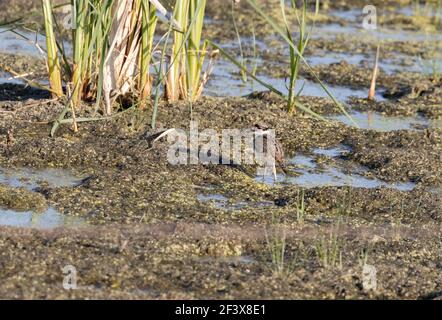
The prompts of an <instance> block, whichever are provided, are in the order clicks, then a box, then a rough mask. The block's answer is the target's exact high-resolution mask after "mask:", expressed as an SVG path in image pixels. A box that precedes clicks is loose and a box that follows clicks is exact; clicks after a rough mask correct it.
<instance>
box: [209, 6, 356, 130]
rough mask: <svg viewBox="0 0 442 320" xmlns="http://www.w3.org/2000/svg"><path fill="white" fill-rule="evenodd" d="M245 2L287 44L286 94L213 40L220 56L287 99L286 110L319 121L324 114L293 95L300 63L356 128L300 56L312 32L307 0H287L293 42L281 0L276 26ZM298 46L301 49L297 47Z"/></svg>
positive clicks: (316, 10) (261, 11)
mask: <svg viewBox="0 0 442 320" xmlns="http://www.w3.org/2000/svg"><path fill="white" fill-rule="evenodd" d="M246 1H247V3H248V4H249V5H250V6H251V7H252V8H253V9H254V10H255V11H256V12H257V13H258V14H259V15H260V16H261V17H262V18H263V19H264V20H265V21H267V22H268V23H269V24H270V25H271V26H272V28H273V29H274V30H275V31H276V33H277V34H278V35H279V36H280V37H281V38H282V39H283V40H284V41H285V42H286V43H287V45H288V47H289V50H290V56H291V59H290V65H289V67H290V83H289V85H288V94H285V93H284V92H282V91H280V90H278V89H276V88H275V87H274V86H272V85H270V84H268V83H266V82H265V81H262V80H260V79H259V78H258V77H256V76H255V75H254V74H252V73H251V72H250V71H249V70H247V69H246V68H244V66H243V65H242V63H241V62H238V61H237V59H236V58H234V57H233V56H232V55H230V54H229V53H228V52H226V51H225V50H223V49H222V48H221V47H220V46H218V45H216V44H215V43H212V45H213V46H214V47H215V48H216V49H218V50H219V51H220V52H221V54H222V55H224V56H225V57H226V58H227V59H228V60H230V61H231V62H232V63H233V64H235V65H236V66H237V67H238V68H239V69H240V70H241V71H242V72H245V73H246V74H247V75H248V76H249V77H251V78H252V79H253V80H255V81H256V82H258V83H259V84H261V85H262V86H264V87H265V88H267V89H268V90H270V91H272V92H273V93H276V94H277V95H279V96H281V97H284V98H285V99H286V100H287V109H288V111H289V112H294V111H295V108H296V109H299V110H301V111H304V112H305V113H307V114H309V115H312V116H313V117H315V118H317V119H321V120H323V121H327V120H326V119H325V118H324V117H322V116H320V115H319V114H317V113H315V112H314V111H313V110H311V109H310V108H308V107H307V106H304V105H303V104H302V103H300V102H299V100H298V99H296V98H297V96H299V94H300V93H301V91H302V89H301V90H300V92H298V93H296V92H294V90H295V85H296V81H297V80H298V76H299V70H300V65H301V64H302V65H304V66H305V67H306V69H307V71H308V72H309V73H310V74H311V75H312V76H313V78H314V79H315V80H316V81H317V82H318V84H319V85H320V86H321V88H322V89H323V90H324V92H325V93H326V94H327V95H328V96H329V97H330V98H331V99H332V101H333V102H334V104H335V105H336V106H337V107H338V108H339V109H340V110H341V112H342V113H343V114H344V115H346V116H347V117H348V118H349V119H350V120H351V121H352V122H353V124H354V125H355V126H357V127H358V124H357V123H356V122H354V120H353V119H352V118H351V116H350V115H349V114H348V112H347V111H346V109H345V108H344V106H343V105H342V104H341V103H340V102H339V101H338V100H337V99H336V98H335V97H334V95H333V94H332V93H331V92H330V90H329V89H328V88H327V86H326V85H325V84H324V83H323V82H322V81H321V79H319V77H318V75H317V74H316V73H315V72H314V70H313V68H312V67H311V66H310V64H309V63H308V62H307V61H306V59H305V58H304V51H305V48H306V46H307V44H308V42H309V37H310V35H311V33H312V29H313V26H312V27H311V29H310V30H308V29H307V21H308V14H307V8H308V1H307V0H303V1H302V6H301V7H297V6H296V1H294V0H291V2H290V3H291V6H292V8H294V11H295V15H296V17H297V21H298V27H299V29H300V30H299V40H298V41H296V40H295V37H293V36H292V35H291V32H290V31H291V30H292V27H291V26H290V25H289V23H288V19H287V17H286V15H285V12H286V3H285V1H284V0H280V6H281V10H282V14H283V21H284V26H282V27H281V26H280V25H279V24H278V23H277V22H276V21H275V20H273V19H272V18H271V17H270V16H269V15H268V14H267V13H266V12H265V11H264V10H263V9H262V8H261V7H260V6H259V5H258V4H257V3H256V1H255V0H246ZM318 10H319V1H318V0H316V2H315V14H317V12H318ZM300 49H301V50H300Z"/></svg>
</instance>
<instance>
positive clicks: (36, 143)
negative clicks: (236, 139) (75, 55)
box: [0, 1, 442, 299]
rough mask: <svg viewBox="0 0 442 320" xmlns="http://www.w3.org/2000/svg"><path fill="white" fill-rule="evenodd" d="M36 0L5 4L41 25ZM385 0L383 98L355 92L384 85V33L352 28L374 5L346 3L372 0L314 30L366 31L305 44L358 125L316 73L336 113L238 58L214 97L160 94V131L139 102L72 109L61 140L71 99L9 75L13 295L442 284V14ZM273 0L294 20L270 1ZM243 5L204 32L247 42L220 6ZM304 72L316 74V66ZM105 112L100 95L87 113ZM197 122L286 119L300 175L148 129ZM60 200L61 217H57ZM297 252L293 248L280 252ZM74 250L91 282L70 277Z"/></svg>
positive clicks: (283, 51) (5, 134) (221, 125)
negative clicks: (117, 108)
mask: <svg viewBox="0 0 442 320" xmlns="http://www.w3.org/2000/svg"><path fill="white" fill-rule="evenodd" d="M37 2H38V1H26V2H22V1H12V3H13V4H14V5H7V3H6V2H4V1H0V9H4V10H0V21H1V20H2V19H6V18H7V17H10V16H11V15H13V14H14V13H17V12H23V10H24V9H26V10H28V11H29V12H31V13H32V15H30V17H26V19H25V21H26V23H30V22H33V21H36V23H37V24H38V23H39V21H40V17H39V16H40V13H39V10H38V4H36V3H37ZM374 2H376V1H374ZM377 2H378V3H374V4H375V5H377V6H378V11H379V12H380V13H381V15H382V18H381V19H380V23H382V26H383V27H385V28H388V29H389V30H390V29H394V30H395V31H394V32H392V33H391V34H392V37H393V40H389V39H388V38H385V39H384V40H383V43H382V55H381V60H380V62H381V64H380V74H379V79H378V95H377V99H376V101H367V99H365V96H360V95H358V94H357V93H358V92H363V93H364V94H365V93H367V94H368V87H369V82H370V79H371V73H372V69H373V61H374V53H375V51H376V47H377V44H378V41H377V40H376V37H374V38H373V37H371V36H368V35H367V37H361V36H355V35H353V36H352V32H353V31H354V30H356V29H357V26H358V22H357V21H358V19H355V21H353V20H352V19H346V18H344V17H350V18H351V17H352V14H355V13H354V12H361V11H362V8H363V6H364V5H365V1H339V5H338V4H337V2H336V3H335V2H334V1H332V2H330V6H329V8H328V11H326V9H323V12H322V13H321V15H320V16H319V18H317V20H318V21H317V22H316V23H317V26H316V27H317V28H318V29H319V30H327V29H331V30H335V29H333V28H338V29H337V30H339V27H342V28H345V27H347V28H348V30H350V31H351V30H353V31H351V32H350V34H346V33H345V32H339V31H337V33H336V34H334V33H333V32H331V33H330V34H327V35H322V36H321V32H319V31H318V32H316V33H314V35H315V36H313V37H312V39H311V43H310V46H309V47H308V50H307V52H306V57H308V58H311V59H312V60H313V61H312V63H313V68H314V70H315V71H316V72H317V74H318V75H319V77H320V78H321V79H323V80H324V81H325V82H326V83H327V84H328V85H329V86H330V88H331V90H332V91H333V90H335V92H336V93H337V94H339V93H340V92H346V90H347V91H349V94H348V95H347V94H344V93H343V96H345V97H346V98H348V99H343V100H346V101H342V102H345V105H346V108H347V110H348V111H349V113H350V114H351V115H353V116H354V117H355V119H356V120H358V119H360V120H361V121H362V122H360V123H359V126H356V125H352V124H351V123H349V122H348V121H347V120H345V119H344V118H342V117H341V116H340V110H339V109H338V108H337V107H336V106H335V105H334V103H333V102H332V101H331V100H330V99H328V98H327V97H325V96H323V95H322V96H321V95H320V96H315V95H314V94H312V92H313V91H309V90H310V89H309V87H308V85H306V88H305V90H304V93H303V94H301V97H300V98H299V99H300V102H302V103H303V104H304V105H305V106H308V107H309V108H311V109H312V110H313V111H315V112H317V113H319V114H321V115H322V116H323V117H324V118H325V120H319V119H317V118H312V117H311V116H309V115H307V114H305V113H303V112H300V111H299V112H297V113H295V114H293V115H287V112H286V104H285V102H284V101H283V100H282V99H281V98H280V97H278V96H276V95H275V94H273V93H270V92H265V91H263V90H261V89H262V88H258V90H257V91H259V92H257V91H256V90H255V87H250V85H244V84H241V83H240V81H239V80H238V79H239V78H240V77H239V73H238V72H237V71H235V69H234V68H232V69H227V70H226V71H225V72H219V71H217V66H219V69H218V70H224V69H222V68H223V66H225V64H226V61H223V60H222V59H220V61H218V62H217V65H215V71H214V75H213V79H212V80H211V81H209V83H208V88H207V93H208V94H206V95H205V96H204V97H203V98H201V99H200V100H199V101H198V102H196V103H194V104H192V105H191V106H189V104H188V103H186V102H180V103H176V104H168V103H166V102H161V103H160V105H159V109H158V112H159V113H158V128H157V129H155V130H153V129H151V126H150V124H151V123H150V120H151V117H152V110H150V109H148V110H147V111H139V110H138V109H136V108H132V109H128V110H126V111H125V112H124V113H121V114H118V115H116V116H114V117H112V118H109V119H107V120H103V121H95V122H85V123H80V124H79V129H80V130H79V132H76V133H74V132H73V130H72V128H71V126H70V125H68V124H63V125H61V126H60V129H59V130H58V131H57V133H56V135H55V137H51V136H50V132H51V128H52V125H53V123H54V121H55V120H56V119H57V118H58V115H59V114H60V113H61V112H62V110H63V109H64V107H65V106H64V105H63V104H62V103H61V102H59V101H56V100H53V99H51V98H50V96H49V94H48V93H47V92H45V91H42V90H39V89H36V88H32V87H30V86H25V85H23V84H21V83H11V82H10V81H9V82H7V81H5V82H7V83H0V279H1V280H0V297H1V298H15V299H23V298H25V299H41V298H55V299H65V298H100V299H101V298H115V299H121V298H128V299H205V298H208V299H305V298H307V299H314V298H319V299H398V298H399V299H440V298H441V297H442V229H441V223H442V202H441V190H442V162H441V160H442V125H441V117H442V94H441V93H442V77H441V76H440V73H437V72H427V70H426V69H425V68H423V67H422V68H421V65H420V64H419V61H423V60H425V61H427V60H431V61H433V60H434V61H441V57H440V45H441V43H442V42H441V41H440V38H437V37H438V36H439V37H440V35H438V33H437V30H439V31H440V26H438V25H434V23H432V22H430V21H428V19H417V18H416V17H414V16H410V15H408V14H407V12H408V11H402V10H400V8H401V7H404V8H408V2H407V1H377ZM8 3H9V2H8ZM261 3H263V4H264V5H266V6H268V11H269V13H272V14H274V16H275V17H276V18H277V17H278V13H277V12H278V11H277V9H278V7H277V6H275V5H274V3H273V2H272V1H261ZM272 3H273V4H272ZM239 6H240V7H238V8H237V10H236V15H237V19H238V20H239V21H240V22H241V23H238V25H239V26H240V27H239V32H240V33H241V34H242V36H243V37H244V39H245V40H244V42H245V44H244V48H245V52H247V53H249V54H250V52H251V51H253V49H252V48H251V47H250V41H247V39H249V38H248V37H250V36H251V35H250V30H251V29H252V28H254V29H255V30H256V36H257V38H259V39H261V41H260V42H259V43H258V44H257V46H258V48H257V49H258V52H259V60H258V64H259V65H258V76H260V77H263V78H267V79H271V81H272V83H278V82H279V83H282V86H284V79H285V78H286V75H287V65H286V64H285V62H286V61H287V60H288V58H287V48H285V47H284V45H283V43H282V42H281V41H280V40H278V38H277V36H276V35H275V34H274V32H272V31H271V28H270V27H269V26H267V25H266V24H265V23H264V21H261V20H260V19H259V18H258V17H257V16H256V17H255V15H256V14H253V11H252V9H251V8H248V7H247V5H246V4H245V3H244V2H241V3H240V5H239ZM229 10H230V3H228V1H211V2H210V4H209V5H208V9H207V16H208V24H207V26H206V36H207V37H211V38H212V39H215V40H216V41H218V42H220V43H221V44H223V45H225V46H226V48H232V49H231V50H232V51H233V52H236V51H235V50H237V49H235V48H236V46H235V43H236V45H237V42H236V40H235V39H236V32H235V31H234V29H232V24H231V16H230V15H228V14H227V15H225V14H222V15H221V14H220V12H224V13H225V12H229ZM352 12H353V13H352ZM250 16H253V17H255V18H256V19H248V18H249V17H250ZM31 17H32V18H31ZM251 21H253V25H252V22H251ZM336 25H338V26H339V27H336ZM331 26H333V28H331ZM430 27H431V28H433V29H434V28H435V29H436V30H431V28H430ZM352 28H353V29H352ZM438 28H439V29H438ZM355 32H356V31H355ZM379 32H381V31H379ZM405 32H406V33H405ZM422 32H425V35H426V36H425V39H421V38H420V37H418V35H421V34H422ZM0 35H1V34H0ZM395 35H396V36H395ZM397 35H399V36H397ZM410 39H411V40H410ZM432 39H435V40H434V41H433V40H432ZM437 39H439V40H437ZM333 56H336V57H338V58H337V61H330V60H327V59H328V58H329V57H333ZM355 56H358V59H357V61H354V60H352V58H354V57H355ZM417 57H420V58H419V59H420V60H419V59H418V58H417ZM0 58H1V59H2V60H1V62H2V64H5V65H8V66H9V67H10V68H11V69H13V70H16V71H17V73H20V74H23V73H25V72H29V73H31V74H30V75H29V77H30V78H32V79H40V78H42V77H44V73H45V66H44V62H43V61H42V60H41V59H40V58H39V57H38V56H29V55H26V54H22V53H20V52H14V53H11V52H10V51H9V52H8V51H7V50H5V51H4V52H0ZM324 58H327V59H325V60H324ZM315 59H317V60H315ZM331 60H333V59H331ZM341 60H342V61H341ZM315 61H320V62H318V63H315ZM392 66H394V68H392ZM231 70H233V71H231ZM4 71H7V70H4ZM441 72H442V70H441ZM0 76H1V73H0ZM8 76H10V75H8ZM301 76H302V78H303V79H305V81H306V83H307V81H313V80H314V78H313V77H312V76H311V73H309V72H308V70H307V69H306V68H303V69H302V70H301ZM223 77H224V78H223ZM238 83H239V85H240V86H242V87H244V88H245V89H244V92H243V93H244V95H243V96H239V94H235V93H237V92H242V91H238V90H237V84H238ZM220 88H221V90H222V91H218V92H217V93H216V94H209V93H212V91H216V90H217V89H220ZM252 91H255V92H252ZM232 93H233V94H232ZM352 95H354V96H352ZM93 110H94V105H87V104H84V105H82V106H81V108H80V109H79V110H78V111H77V117H79V118H80V117H91V116H94V115H93ZM358 117H360V118H358ZM191 119H192V120H194V121H197V122H198V126H199V129H200V130H203V129H208V128H210V129H215V130H217V131H218V132H221V130H222V129H247V128H251V127H253V126H254V125H256V124H258V123H265V124H266V125H267V126H269V127H270V128H274V129H275V131H276V136H277V139H278V141H280V142H281V144H282V146H283V148H284V150H285V153H286V158H287V168H286V169H287V170H286V171H287V173H286V175H283V174H282V173H280V174H278V177H277V178H278V179H277V182H276V183H274V181H273V180H272V179H266V180H265V181H263V180H262V179H261V178H260V177H256V176H255V172H256V170H255V169H256V168H254V167H253V166H239V165H214V164H213V165H202V164H199V165H172V164H170V163H169V162H168V160H167V152H168V150H169V146H170V144H169V143H168V141H167V139H161V140H159V141H157V142H156V143H154V144H150V143H149V141H148V138H147V137H149V136H150V135H151V134H153V133H156V132H157V131H159V130H162V129H168V128H177V129H178V128H180V129H185V130H188V129H189V125H190V120H191ZM365 121H366V123H365ZM60 181H61V182H60ZM303 208H304V209H303ZM48 212H56V216H55V217H56V220H55V221H54V220H50V222H51V223H48V224H45V222H44V221H47V220H46V219H43V218H44V217H46V215H47V214H48ZM24 214H28V215H29V217H30V220H29V221H28V220H26V221H24V220H23V219H25V218H24V217H28V216H27V215H26V216H23V215H24ZM42 217H43V218H42ZM50 217H53V216H50ZM19 218H20V219H22V220H20V221H21V222H20V223H21V225H19V224H18V223H15V222H16V220H17V219H19ZM26 219H27V218H26ZM39 219H42V220H40V223H38V220H39ZM23 221H24V222H23ZM41 221H43V222H41ZM23 224H24V225H23ZM35 226H38V227H35ZM54 226H55V228H54ZM282 245H284V249H282ZM282 250H283V252H284V262H282V261H281V259H275V257H276V256H278V255H275V252H282ZM69 265H71V266H74V267H75V268H76V270H77V280H78V281H77V285H78V288H77V289H75V290H66V289H64V288H63V281H64V279H65V276H66V274H65V273H63V268H65V267H66V266H69ZM368 271H370V272H368Z"/></svg>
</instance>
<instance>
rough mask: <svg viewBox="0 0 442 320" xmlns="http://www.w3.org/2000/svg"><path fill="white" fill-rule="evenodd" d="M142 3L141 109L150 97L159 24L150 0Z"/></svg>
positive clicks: (144, 0) (143, 0)
mask: <svg viewBox="0 0 442 320" xmlns="http://www.w3.org/2000/svg"><path fill="white" fill-rule="evenodd" d="M141 1H142V34H141V50H140V72H141V74H140V84H139V89H140V100H141V104H140V107H141V108H142V109H143V108H145V106H146V100H147V99H148V98H149V97H150V94H151V90H152V80H151V75H150V70H149V69H150V64H151V60H152V49H153V39H154V34H155V28H156V24H157V17H156V9H155V7H154V6H153V5H151V4H150V3H149V1H148V0H141Z"/></svg>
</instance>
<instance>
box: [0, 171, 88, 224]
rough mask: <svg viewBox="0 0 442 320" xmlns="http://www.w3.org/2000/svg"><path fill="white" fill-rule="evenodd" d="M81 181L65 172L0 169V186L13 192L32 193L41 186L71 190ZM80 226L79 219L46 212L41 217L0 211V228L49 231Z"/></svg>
mask: <svg viewBox="0 0 442 320" xmlns="http://www.w3.org/2000/svg"><path fill="white" fill-rule="evenodd" d="M80 182H81V178H79V177H78V176H75V175H74V174H73V173H72V172H70V171H69V170H65V169H53V168H47V169H31V168H19V169H18V168H15V169H10V168H8V169H6V168H0V184H5V185H8V186H10V187H13V188H26V189H28V190H30V191H33V190H35V189H36V188H38V186H39V185H40V184H41V183H47V184H48V186H49V187H51V188H59V187H74V186H77V185H79V184H80ZM81 224H84V221H83V220H82V219H79V218H74V217H67V216H64V215H62V214H61V213H59V212H57V210H55V209H54V208H49V209H48V210H46V212H44V213H36V212H29V211H27V212H19V211H15V210H9V209H2V208H0V225H3V226H13V227H23V228H37V229H52V228H56V227H68V226H77V225H81Z"/></svg>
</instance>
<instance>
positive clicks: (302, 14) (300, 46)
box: [280, 0, 319, 113]
mask: <svg viewBox="0 0 442 320" xmlns="http://www.w3.org/2000/svg"><path fill="white" fill-rule="evenodd" d="M307 2H308V1H307V0H302V3H301V5H300V6H297V4H296V0H291V1H290V4H291V6H292V9H293V11H294V13H295V16H296V20H297V23H298V29H299V35H298V41H297V42H296V41H295V39H294V37H293V36H292V30H293V28H292V26H291V25H290V23H289V22H288V19H287V15H286V3H285V1H284V0H281V2H280V5H281V13H282V17H283V20H284V25H285V31H286V34H287V39H288V40H289V41H290V42H291V43H296V44H297V46H296V48H295V47H293V46H290V47H289V50H290V82H289V85H288V99H287V110H288V112H289V113H291V112H293V111H294V110H295V99H296V97H297V96H298V95H299V93H298V94H296V92H295V88H296V82H297V80H298V76H299V69H300V66H301V57H302V56H303V55H304V51H305V49H306V48H307V45H308V42H309V39H310V32H311V30H310V32H309V31H308V29H307V28H308V26H307V22H308V21H307V20H308V19H307V11H308V10H307ZM318 11H319V1H316V4H315V16H316V15H317V14H318Z"/></svg>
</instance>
